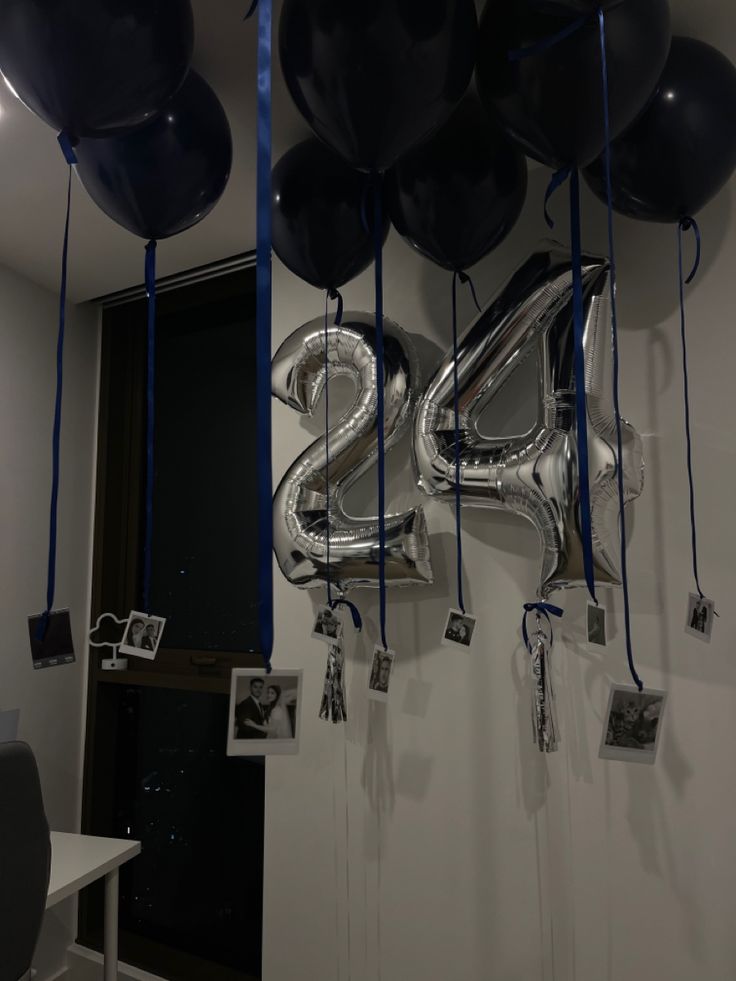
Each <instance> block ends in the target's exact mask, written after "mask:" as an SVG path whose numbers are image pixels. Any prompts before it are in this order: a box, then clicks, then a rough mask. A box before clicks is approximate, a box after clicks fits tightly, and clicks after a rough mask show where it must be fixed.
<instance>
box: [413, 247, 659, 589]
mask: <svg viewBox="0 0 736 981" xmlns="http://www.w3.org/2000/svg"><path fill="white" fill-rule="evenodd" d="M583 289H584V302H585V338H584V348H585V388H586V395H587V402H588V419H589V425H588V455H589V475H590V495H591V524H592V537H593V558H594V563H595V577H596V581H597V582H599V583H612V584H618V582H619V568H618V566H619V561H618V555H619V537H618V535H619V532H618V494H617V486H616V483H617V472H616V427H615V415H614V410H613V403H612V389H611V327H610V325H611V320H610V274H609V266H608V263H607V261H606V260H604V259H599V258H592V257H588V256H585V257H584V258H583ZM573 350H574V337H573V316H572V275H571V261H570V256H569V255H568V254H567V253H565V252H563V251H562V249H561V248H559V247H557V246H550V247H549V248H544V249H540V251H538V252H536V253H535V254H533V255H532V256H531V257H530V258H529V259H528V260H527V261H526V262H525V263H524V264H523V266H522V267H521V268H520V269H519V270H518V271H517V272H516V273H515V274H514V275H513V276H512V278H511V279H510V281H509V282H508V283H507V285H506V286H505V287H504V288H503V289H502V290H501V292H500V294H499V295H498V296H497V297H496V298H495V299H494V300H493V301H492V302H491V303H490V304H489V305H488V306H487V307H486V308H485V309H484V310H483V311H482V313H480V314H479V316H478V317H477V318H476V319H475V321H474V322H473V323H472V324H471V325H470V327H469V328H468V329H467V331H466V332H465V334H464V335H463V337H462V338H461V340H460V341H459V344H458V389H459V409H460V446H461V460H460V473H459V475H458V473H457V468H456V465H455V427H454V398H453V393H454V388H453V359H452V351H450V353H449V354H448V355H447V356H446V357H445V359H444V361H443V362H442V364H441V365H440V367H439V368H438V370H437V371H436V373H435V375H434V377H433V378H432V380H431V381H430V383H429V385H428V387H427V389H426V391H425V393H424V396H423V397H422V399H421V402H420V403H419V406H418V408H417V412H416V417H415V423H414V440H413V449H414V460H415V466H416V471H417V475H418V483H419V485H420V487H421V488H422V489H423V490H424V491H425V492H426V493H427V494H430V495H438V496H441V497H442V498H443V499H445V500H447V501H454V496H455V484H456V481H458V480H459V482H460V490H461V501H462V504H463V505H464V506H468V507H490V508H506V509H507V510H509V511H513V512H515V513H517V514H520V515H523V516H524V517H525V518H528V519H529V520H530V521H532V522H533V523H534V525H535V526H536V528H537V530H538V532H539V536H540V539H541V543H542V551H543V556H542V573H541V583H540V593H541V595H547V594H549V593H550V592H551V591H552V590H554V589H557V588H564V587H568V586H578V585H584V584H585V580H584V571H583V551H582V540H581V532H580V502H579V479H578V444H577V427H576V411H575V377H574V364H573ZM530 355H534V356H536V360H537V365H538V393H539V394H538V403H537V420H536V423H535V425H534V426H533V428H532V429H531V430H530V432H528V433H524V434H523V435H520V436H515V437H511V438H502V439H499V438H493V437H489V436H485V435H483V434H481V433H480V432H479V430H478V420H479V418H480V415H481V413H482V412H483V410H484V409H485V408H486V406H487V405H488V404H489V402H490V401H491V399H492V398H493V397H494V395H495V394H496V393H497V392H498V391H499V390H500V388H501V387H502V386H504V385H506V384H507V383H511V382H512V379H513V375H514V372H515V370H516V369H517V368H518V366H519V365H520V364H521V363H522V361H523V360H524V359H525V358H526V357H528V356H530ZM622 465H623V468H624V487H625V498H626V501H631V500H633V499H634V498H636V497H638V496H639V494H640V493H641V491H642V486H643V457H642V444H641V439H640V437H639V435H638V434H637V433H636V432H635V430H634V429H633V427H632V426H630V425H629V424H628V423H625V424H624V427H623V460H622Z"/></svg>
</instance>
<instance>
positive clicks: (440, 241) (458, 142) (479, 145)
mask: <svg viewBox="0 0 736 981" xmlns="http://www.w3.org/2000/svg"><path fill="white" fill-rule="evenodd" d="M386 185H387V186H386V194H387V199H388V208H389V213H390V215H391V220H392V221H393V223H394V226H395V227H396V230H397V231H398V232H399V234H400V235H402V236H403V237H404V238H405V239H406V240H407V241H408V242H409V244H410V245H412V246H414V248H415V249H417V250H418V251H419V252H421V253H422V255H425V256H427V257H428V258H429V259H432V260H433V261H434V262H436V263H438V265H440V266H443V267H444V268H445V269H452V270H462V269H467V268H468V267H470V266H472V265H474V264H475V263H476V262H478V260H479V259H482V258H483V256H484V255H487V254H488V253H489V252H490V251H491V250H492V249H494V248H495V247H496V246H497V245H498V244H499V243H500V242H501V241H503V239H504V238H505V237H506V236H507V235H508V233H509V232H510V231H511V229H512V228H513V226H514V224H515V223H516V220H517V218H518V217H519V214H520V213H521V209H522V207H523V204H524V199H525V197H526V185H527V175H526V160H525V159H524V156H523V154H522V153H521V151H520V150H519V149H517V147H515V146H514V145H513V144H512V143H511V142H510V141H509V140H508V138H507V137H506V135H505V134H504V133H503V131H502V130H501V128H500V127H499V126H498V125H497V124H496V123H493V122H491V120H490V119H489V118H488V115H487V114H486V112H485V111H484V109H483V107H482V106H481V105H480V103H479V102H478V100H477V99H476V98H475V97H474V96H466V97H465V99H463V101H462V102H461V103H460V105H459V106H458V107H457V109H455V111H454V112H453V114H452V116H451V117H450V119H449V120H448V122H446V123H445V125H444V126H443V127H442V128H441V129H439V130H438V131H437V132H436V133H435V134H434V135H433V136H431V137H430V138H429V139H428V140H426V141H425V142H424V143H421V144H420V145H419V146H417V147H414V149H412V150H410V151H409V152H408V153H407V154H406V156H404V157H402V158H401V160H399V162H398V163H397V164H396V166H395V167H393V168H392V169H391V170H390V171H389V173H388V175H387V179H386Z"/></svg>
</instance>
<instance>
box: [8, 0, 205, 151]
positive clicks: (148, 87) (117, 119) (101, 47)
mask: <svg viewBox="0 0 736 981" xmlns="http://www.w3.org/2000/svg"><path fill="white" fill-rule="evenodd" d="M193 45H194V22H193V17H192V9H191V5H190V2H189V0H126V2H125V3H122V2H121V0H2V3H0V70H2V73H3V75H4V76H5V77H6V79H7V80H8V81H9V82H10V84H11V85H12V86H13V88H14V90H15V91H16V92H17V94H18V96H19V98H20V99H21V100H22V101H23V102H24V103H25V104H26V105H27V106H28V108H29V109H32V110H33V112H35V113H36V115H37V116H40V117H41V119H43V120H44V122H46V123H48V124H49V126H53V127H54V129H56V130H62V129H63V130H66V131H67V132H68V133H69V135H70V136H72V137H83V136H106V135H109V134H110V133H112V132H116V131H119V130H123V129H128V128H130V127H133V126H138V125H140V124H141V123H144V122H146V120H148V119H151V118H153V116H154V115H155V114H156V113H157V112H159V110H160V109H161V108H162V106H163V105H164V104H165V103H166V101H167V100H168V99H170V98H171V96H172V95H173V94H174V93H175V92H176V90H177V89H178V88H179V86H180V85H181V84H182V82H183V81H184V77H185V75H186V73H187V69H188V68H189V62H190V60H191V57H192V48H193Z"/></svg>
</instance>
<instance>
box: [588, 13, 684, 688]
mask: <svg viewBox="0 0 736 981" xmlns="http://www.w3.org/2000/svg"><path fill="white" fill-rule="evenodd" d="M598 24H599V36H600V48H601V80H602V86H603V122H604V127H605V137H606V148H605V154H604V157H605V171H606V202H607V206H608V253H609V261H610V264H611V349H612V352H613V407H614V411H615V413H616V453H617V457H616V477H617V484H618V512H619V530H620V534H621V585H622V588H623V596H624V623H625V628H626V657H627V660H628V662H629V672H630V674H631V677H632V679H633V681H634V684H635V685H636V687H637V688H638V689H639V691H641V690H642V688H643V687H644V684H643V682H642V680H641V678H640V677H639V675H638V674H637V671H636V666H635V664H634V652H633V643H632V637H631V609H630V605H629V576H628V570H627V562H626V512H625V496H624V468H623V426H622V421H621V409H620V403H619V375H620V370H619V350H618V316H617V310H616V253H615V249H614V236H613V205H612V200H613V189H612V184H611V126H610V118H609V102H608V62H607V58H606V26H605V16H604V14H603V10H602V9H601V10H599V12H598ZM681 271H682V270H681ZM680 286H681V293H682V276H681V277H680Z"/></svg>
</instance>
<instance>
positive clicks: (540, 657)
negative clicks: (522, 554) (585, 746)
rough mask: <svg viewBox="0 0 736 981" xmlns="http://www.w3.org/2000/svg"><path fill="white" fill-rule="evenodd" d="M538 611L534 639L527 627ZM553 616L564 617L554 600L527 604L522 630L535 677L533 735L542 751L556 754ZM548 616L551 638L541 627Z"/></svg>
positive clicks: (525, 605)
mask: <svg viewBox="0 0 736 981" xmlns="http://www.w3.org/2000/svg"><path fill="white" fill-rule="evenodd" d="M532 612H533V613H534V614H535V616H536V619H537V629H536V631H535V633H534V639H533V640H530V638H529V633H528V630H527V625H526V621H527V617H528V615H529V614H530V613H532ZM550 616H554V617H561V616H562V609H561V608H560V607H559V606H553V605H552V604H551V603H543V602H537V603H525V604H524V618H523V620H522V621H521V632H522V634H523V637H524V644H525V646H526V649H527V650H528V651H529V654H530V657H531V665H532V676H533V678H534V689H533V693H532V735H533V738H534V742H535V743H536V744H537V747H538V748H539V751H540V752H542V753H554V751H555V750H556V749H557V746H558V738H557V724H556V721H555V713H554V701H555V696H554V692H553V690H552V675H551V672H550V669H549V655H550V652H551V649H552V644H553V640H554V638H553V635H552V621H551V620H550ZM542 617H545V619H546V620H547V624H548V625H549V638H547V636H546V635H545V633H544V631H543V630H542V626H541V618H542Z"/></svg>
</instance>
